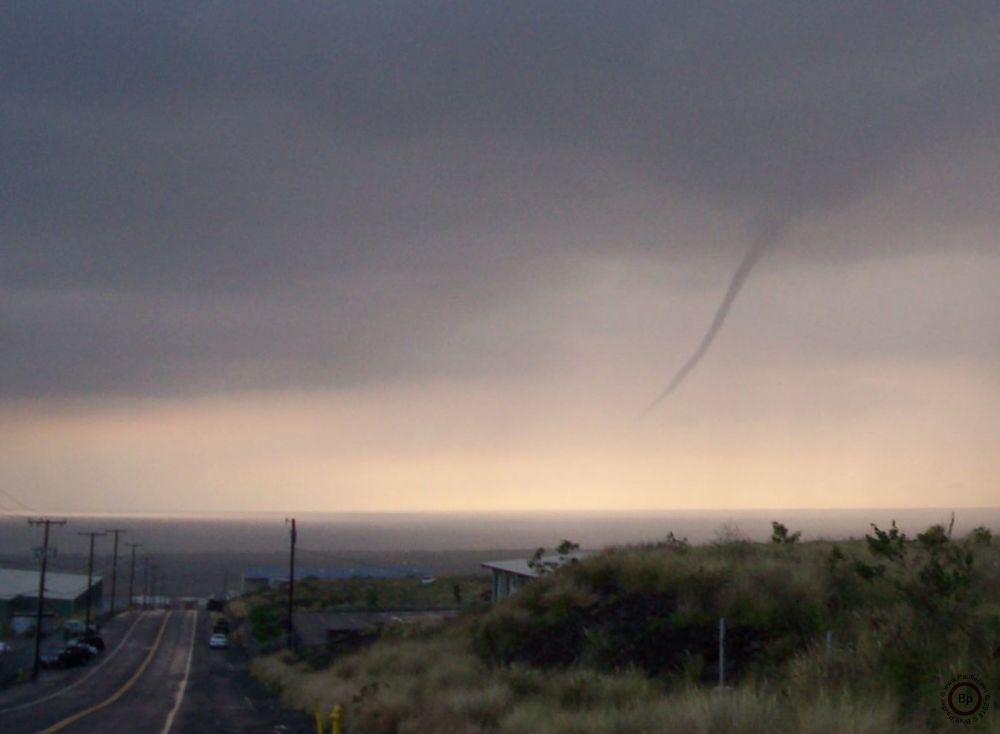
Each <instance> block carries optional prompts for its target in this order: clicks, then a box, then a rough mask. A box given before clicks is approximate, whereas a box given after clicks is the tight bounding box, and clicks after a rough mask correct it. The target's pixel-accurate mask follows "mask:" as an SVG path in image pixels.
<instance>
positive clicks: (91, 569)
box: [77, 531, 107, 634]
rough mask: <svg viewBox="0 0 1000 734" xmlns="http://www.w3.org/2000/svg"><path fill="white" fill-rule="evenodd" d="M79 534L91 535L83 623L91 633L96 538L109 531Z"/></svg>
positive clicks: (85, 628)
mask: <svg viewBox="0 0 1000 734" xmlns="http://www.w3.org/2000/svg"><path fill="white" fill-rule="evenodd" d="M77 535H89V536H90V556H89V560H88V561H87V619H86V621H85V622H84V623H83V628H84V630H86V631H87V633H88V634H89V633H90V605H91V603H92V602H93V597H94V589H93V587H92V586H91V584H92V583H93V581H94V538H102V537H104V536H105V535H107V533H97V532H93V531H91V532H89V533H77Z"/></svg>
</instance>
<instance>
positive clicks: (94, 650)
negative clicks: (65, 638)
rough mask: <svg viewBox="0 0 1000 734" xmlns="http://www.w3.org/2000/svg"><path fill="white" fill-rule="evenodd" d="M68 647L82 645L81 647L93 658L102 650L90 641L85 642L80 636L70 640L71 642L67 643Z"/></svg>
mask: <svg viewBox="0 0 1000 734" xmlns="http://www.w3.org/2000/svg"><path fill="white" fill-rule="evenodd" d="M66 647H67V648H70V647H80V648H83V650H84V652H86V653H87V655H89V656H90V657H92V658H96V657H97V655H98V653H99V652H100V650H98V649H97V648H96V647H94V646H93V645H91V644H90V643H88V642H84V641H83V640H82V639H80V638H77V639H73V640H70V641H69V642H67V643H66Z"/></svg>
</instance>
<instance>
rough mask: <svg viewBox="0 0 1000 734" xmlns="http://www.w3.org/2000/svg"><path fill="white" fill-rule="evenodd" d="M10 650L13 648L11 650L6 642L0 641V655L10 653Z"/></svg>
mask: <svg viewBox="0 0 1000 734" xmlns="http://www.w3.org/2000/svg"><path fill="white" fill-rule="evenodd" d="M12 649H13V648H11V646H10V644H9V643H6V642H4V641H2V640H0V655H3V654H4V653H7V652H10V651H11V650H12Z"/></svg>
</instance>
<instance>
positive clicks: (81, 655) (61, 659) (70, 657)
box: [57, 645, 97, 668]
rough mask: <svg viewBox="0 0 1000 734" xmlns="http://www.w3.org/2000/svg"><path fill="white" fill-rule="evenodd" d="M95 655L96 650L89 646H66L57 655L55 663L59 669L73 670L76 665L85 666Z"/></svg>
mask: <svg viewBox="0 0 1000 734" xmlns="http://www.w3.org/2000/svg"><path fill="white" fill-rule="evenodd" d="M96 654H97V650H95V649H94V648H92V647H90V645H67V646H66V647H64V648H63V649H62V652H60V653H59V656H58V657H57V661H58V664H59V666H60V667H63V668H75V667H76V666H78V665H85V664H86V663H88V662H89V661H90V659H91V658H92V657H94V655H96Z"/></svg>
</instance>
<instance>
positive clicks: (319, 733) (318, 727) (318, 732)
mask: <svg viewBox="0 0 1000 734" xmlns="http://www.w3.org/2000/svg"><path fill="white" fill-rule="evenodd" d="M313 714H315V716H316V734H323V719H322V717H320V715H319V709H316V710H315V711H313Z"/></svg>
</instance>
